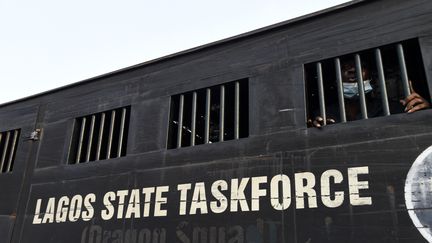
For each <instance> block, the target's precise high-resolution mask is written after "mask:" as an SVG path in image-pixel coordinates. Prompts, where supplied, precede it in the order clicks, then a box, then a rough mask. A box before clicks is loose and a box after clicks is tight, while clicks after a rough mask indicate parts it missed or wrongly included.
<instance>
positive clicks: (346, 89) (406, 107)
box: [307, 60, 430, 128]
mask: <svg viewBox="0 0 432 243" xmlns="http://www.w3.org/2000/svg"><path fill="white" fill-rule="evenodd" d="M341 76H342V85H343V95H344V104H345V115H346V119H347V121H353V120H359V119H362V113H361V105H360V99H359V96H360V95H359V89H358V82H357V74H356V68H355V62H354V60H347V61H346V62H345V63H343V64H342V65H341ZM362 78H363V84H364V92H365V101H366V108H367V116H368V117H369V118H371V117H377V116H382V115H383V107H382V100H381V96H380V94H378V93H379V92H377V87H376V86H375V84H374V83H373V81H372V80H371V78H370V74H369V70H368V68H367V64H366V63H363V64H362ZM393 81H395V80H393ZM396 81H397V82H389V83H390V84H389V83H387V84H386V86H387V88H388V89H398V88H400V87H401V86H402V85H401V81H400V80H399V81H398V80H396ZM389 86H390V87H389ZM395 86H398V87H395ZM409 86H410V92H411V94H410V95H408V96H407V97H405V98H404V99H401V100H398V99H396V100H395V99H394V97H389V98H390V99H389V106H390V108H391V110H392V113H393V114H394V113H402V112H406V113H412V112H416V111H418V110H422V109H427V108H429V107H430V103H429V102H428V101H427V100H426V99H424V98H423V97H422V96H421V95H419V94H418V93H417V92H415V91H414V89H413V87H412V83H411V81H409ZM394 101H396V102H394ZM317 114H319V112H313V114H312V117H315V118H314V119H312V118H309V119H308V121H307V125H308V127H318V128H320V127H322V126H323V125H324V119H323V118H322V117H321V115H317ZM338 114H339V105H338V104H337V103H332V104H331V105H329V106H327V107H326V123H327V124H333V123H335V122H336V121H338V118H339V116H338Z"/></svg>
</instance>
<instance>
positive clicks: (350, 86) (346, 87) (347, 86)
mask: <svg viewBox="0 0 432 243" xmlns="http://www.w3.org/2000/svg"><path fill="white" fill-rule="evenodd" d="M363 83H364V90H365V94H367V93H369V92H371V91H372V89H373V88H372V86H371V84H370V80H365V81H363ZM343 92H344V97H345V98H347V99H352V98H356V97H358V96H359V91H358V84H357V82H355V83H347V82H344V83H343Z"/></svg>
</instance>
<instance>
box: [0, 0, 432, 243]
mask: <svg viewBox="0 0 432 243" xmlns="http://www.w3.org/2000/svg"><path fill="white" fill-rule="evenodd" d="M430 23H432V2H430V1H429V0H411V1H404V0H380V1H354V2H352V3H349V4H345V5H343V7H335V8H333V9H331V10H330V11H325V12H321V13H319V14H315V15H310V16H308V17H305V18H299V19H297V20H294V21H288V22H285V23H281V24H277V25H275V26H271V27H268V28H264V29H262V30H258V31H254V32H251V33H249V34H244V35H241V36H238V37H234V38H230V39H227V40H225V41H220V42H216V43H214V44H210V45H207V46H203V47H200V48H196V49H192V50H190V51H185V52H182V53H179V54H177V55H172V56H169V57H166V58H162V59H158V60H155V61H152V62H148V63H144V64H140V65H137V66H134V67H131V68H127V69H124V70H120V71H118V72H114V73H111V74H107V75H103V76H100V77H97V78H94V79H91V80H88V81H84V82H81V83H78V84H75V85H71V86H69V87H65V88H60V89H57V90H54V91H52V92H46V93H44V94H41V95H36V96H33V97H30V98H27V99H23V100H20V101H16V102H10V103H8V104H4V105H2V106H1V107H0V121H1V122H0V130H1V131H5V130H10V129H16V128H21V138H20V140H19V145H18V150H17V153H16V159H15V163H14V170H13V173H10V174H1V175H0V188H1V192H2V193H0V202H1V203H0V237H1V239H2V242H3V241H4V242H23V243H24V242H62V243H67V242H71V243H72V242H73V243H75V242H82V243H84V242H91V241H88V240H87V241H86V240H82V238H83V239H88V237H90V231H91V232H93V233H92V234H93V236H94V237H95V239H96V238H97V236H98V235H99V234H98V232H100V235H99V236H100V237H101V238H100V239H101V242H102V240H103V238H106V239H108V237H110V239H111V240H107V241H106V242H122V241H114V239H115V238H116V237H117V236H118V235H119V234H122V232H123V234H126V232H128V230H129V232H132V231H133V230H137V231H138V233H137V234H139V232H140V231H142V232H144V233H142V234H143V235H144V234H145V235H146V236H147V235H150V234H149V233H148V232H151V235H152V236H151V237H150V238H156V236H161V235H164V234H166V242H169V243H171V242H187V241H186V239H190V242H202V243H204V242H218V243H222V242H266V243H276V242H425V240H424V238H423V237H422V236H421V235H420V233H419V232H418V230H417V229H416V228H415V227H414V225H413V223H412V221H411V219H410V218H409V216H408V213H407V210H406V207H405V203H404V195H403V190H404V189H403V188H404V183H405V178H406V174H407V172H408V170H409V168H410V166H411V164H412V162H413V161H414V160H415V158H416V157H417V156H418V155H419V154H420V153H421V152H422V151H423V150H424V149H426V148H427V147H428V146H430V145H431V138H432V125H431V123H430V121H431V120H432V113H431V112H432V111H431V110H425V111H420V112H417V113H415V114H410V115H407V114H398V115H392V116H390V117H379V118H374V119H370V120H361V121H355V122H350V123H347V124H337V125H333V126H328V127H325V128H324V129H320V130H319V129H308V128H306V123H305V120H306V119H305V114H306V113H305V94H304V88H305V87H304V81H303V80H304V78H303V64H305V63H310V62H314V61H317V60H321V59H324V58H330V57H334V56H340V55H344V54H347V53H352V52H355V51H360V50H364V49H368V48H372V47H376V46H381V45H385V44H389V43H394V42H397V41H401V40H407V39H411V38H418V39H419V42H420V45H421V49H422V53H423V62H424V64H425V70H426V76H427V78H428V81H429V89H430V90H432V89H431V88H432V85H431V84H430V81H431V80H432V79H431V77H432V58H431V57H432V55H431V53H432V48H431V47H432V25H431V24H430ZM243 78H248V79H249V137H248V138H245V139H240V140H238V141H226V142H221V143H216V144H209V145H200V146H195V147H186V148H181V149H172V150H167V149H166V144H167V132H168V119H169V117H168V116H169V104H170V96H171V95H174V94H178V93H183V92H187V91H190V90H196V89H200V88H204V87H209V86H213V85H217V84H221V83H226V82H229V81H233V80H239V79H243ZM123 106H130V107H131V117H130V128H129V136H128V143H127V144H128V147H127V156H126V157H122V158H117V159H111V160H107V161H100V162H91V163H83V164H79V165H68V163H67V157H68V150H69V146H70V139H71V135H72V130H73V125H74V124H73V123H74V118H76V117H82V116H85V115H88V114H93V113H97V112H101V111H104V110H110V109H115V108H118V107H123ZM36 128H41V129H42V137H41V139H40V140H39V141H31V140H28V139H26V138H27V137H29V136H30V133H31V132H32V131H33V130H34V129H36ZM354 166H369V172H370V173H369V176H368V179H369V187H370V189H369V190H368V191H367V193H370V195H371V196H372V197H373V200H374V201H373V205H371V206H363V207H349V204H347V203H344V204H343V206H342V207H339V208H336V209H328V208H325V207H324V206H322V205H319V207H318V208H317V209H297V210H296V209H295V208H294V207H293V206H291V207H290V208H289V209H287V210H286V211H284V212H279V211H275V210H273V209H271V208H270V206H269V205H268V202H266V201H263V202H262V205H263V206H262V208H261V210H260V211H259V212H238V213H223V214H220V215H216V214H209V215H194V216H178V215H176V214H174V215H171V214H170V215H168V217H160V218H149V219H142V218H141V219H134V220H117V219H112V220H109V221H103V220H101V218H100V216H99V215H98V214H97V213H96V215H95V218H94V219H92V220H91V221H88V222H83V221H81V220H79V221H78V222H75V223H70V222H69V223H53V224H41V225H33V224H32V219H33V214H34V207H35V204H36V199H38V198H46V199H47V198H49V197H56V198H59V197H61V196H63V195H68V196H73V195H75V194H87V193H90V192H93V193H95V194H97V196H98V200H101V197H102V196H103V194H104V193H105V192H107V191H116V190H119V189H130V188H142V187H146V186H159V185H169V186H171V187H172V188H171V190H170V193H169V197H173V198H178V193H177V191H176V188H175V186H176V185H177V184H179V183H196V182H201V181H204V182H209V183H210V182H213V181H215V180H219V179H224V180H230V179H231V178H242V177H249V176H261V175H267V176H269V177H271V176H273V175H276V174H278V173H284V174H287V175H289V176H290V178H292V176H293V174H294V173H295V172H300V171H311V172H313V173H315V174H317V175H318V174H319V173H321V172H323V171H325V170H327V169H338V170H340V171H342V172H343V173H345V174H346V168H347V167H354ZM317 178H319V177H317ZM344 178H346V177H344ZM344 183H345V181H344ZM390 187H392V188H393V189H389V188H390ZM389 190H390V191H391V190H394V196H393V194H391V193H390V192H389ZM345 197H347V194H345ZM392 197H394V199H392ZM345 199H346V198H345ZM176 202H177V201H176ZM293 204H294V202H293ZM95 205H98V206H97V207H99V208H96V212H99V211H100V207H102V206H101V204H95ZM168 210H169V212H170V213H171V212H176V211H178V205H176V204H170V201H169V202H168ZM328 217H331V219H332V224H333V226H332V227H329V219H328ZM326 218H327V219H326ZM326 222H327V227H326ZM201 228H202V229H201ZM146 229H148V230H147V231H146ZM194 229H195V234H196V237H198V236H199V237H203V236H202V234H198V233H199V232H201V231H200V230H205V229H207V231H208V238H206V239H207V240H198V241H193V240H192V239H193V232H194ZM164 230H165V231H164ZM104 232H106V233H104ZM215 232H217V234H216V233H215ZM182 233H183V234H184V235H185V236H182ZM201 233H202V232H201ZM240 233H241V234H240ZM224 234H225V236H226V237H225V238H226V241H218V240H220V238H221V237H220V236H223V235H224ZM240 235H242V236H240ZM236 236H238V237H240V238H237V239H238V240H237V241H235V240H232V241H229V239H231V238H235V237H236ZM143 237H144V236H143ZM185 237H186V238H185ZM142 239H143V241H142V242H152V241H146V239H147V238H145V237H144V238H142ZM200 239H201V238H200ZM241 239H243V241H241ZM93 242H98V241H96V240H94V241H93ZM123 242H135V241H126V240H124V241H123Z"/></svg>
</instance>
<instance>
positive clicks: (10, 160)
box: [0, 129, 21, 173]
mask: <svg viewBox="0 0 432 243" xmlns="http://www.w3.org/2000/svg"><path fill="white" fill-rule="evenodd" d="M20 132H21V130H20V129H15V130H9V131H5V132H0V173H8V172H12V170H13V166H14V161H15V154H16V151H17V146H18V140H19V136H20Z"/></svg>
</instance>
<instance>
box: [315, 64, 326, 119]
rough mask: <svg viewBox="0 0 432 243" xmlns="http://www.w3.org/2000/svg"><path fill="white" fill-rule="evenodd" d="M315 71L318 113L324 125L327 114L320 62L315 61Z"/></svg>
mask: <svg viewBox="0 0 432 243" xmlns="http://www.w3.org/2000/svg"><path fill="white" fill-rule="evenodd" d="M316 71H317V76H318V98H319V108H320V115H321V117H322V119H323V124H324V125H326V124H327V116H326V109H325V96H324V82H323V76H322V65H321V62H317V64H316Z"/></svg>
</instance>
